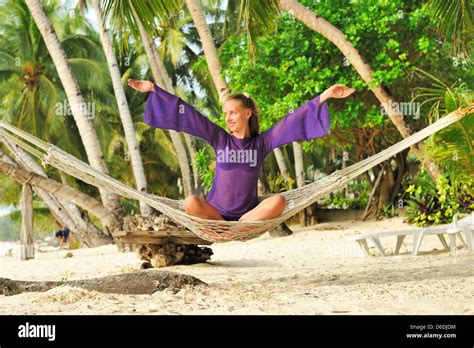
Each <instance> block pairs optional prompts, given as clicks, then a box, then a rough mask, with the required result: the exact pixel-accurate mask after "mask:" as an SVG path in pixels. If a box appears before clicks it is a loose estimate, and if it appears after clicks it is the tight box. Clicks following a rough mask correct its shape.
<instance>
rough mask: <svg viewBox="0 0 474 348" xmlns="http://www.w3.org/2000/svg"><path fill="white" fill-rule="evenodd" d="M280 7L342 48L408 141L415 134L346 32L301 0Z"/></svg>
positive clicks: (283, 1) (430, 165)
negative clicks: (318, 14)
mask: <svg viewBox="0 0 474 348" xmlns="http://www.w3.org/2000/svg"><path fill="white" fill-rule="evenodd" d="M279 4H280V7H281V8H282V9H283V10H285V11H288V12H289V13H291V14H292V15H293V16H294V17H295V18H297V19H298V20H299V21H300V22H302V23H304V24H305V25H306V26H308V27H309V28H311V29H312V30H314V31H316V32H318V33H319V34H321V35H322V36H324V37H325V38H326V39H328V40H329V41H331V42H332V43H333V44H334V45H336V46H337V48H339V50H340V51H341V53H342V54H343V55H344V57H346V59H347V61H348V62H349V63H351V64H352V66H353V67H354V69H355V70H356V71H357V73H358V74H359V75H360V76H361V77H362V79H363V80H364V81H365V82H366V83H367V85H368V86H369V88H370V89H371V90H372V92H373V93H374V95H375V96H376V98H377V99H378V100H379V101H380V103H381V104H382V106H383V107H384V109H385V110H386V112H387V114H388V116H389V117H390V120H391V121H392V122H393V124H394V125H395V127H397V129H398V131H399V132H400V134H401V135H402V136H403V137H404V138H407V137H408V136H410V135H411V134H412V132H411V131H410V130H409V128H408V126H407V125H406V123H405V122H404V120H403V115H402V114H400V113H399V112H398V110H397V109H396V108H395V105H397V104H396V102H395V100H394V98H393V97H392V96H391V95H389V94H388V93H387V92H386V91H385V90H384V89H383V87H382V85H380V84H378V85H375V86H373V87H371V85H372V82H373V80H374V78H373V71H372V69H371V67H370V66H369V65H368V64H367V63H365V62H364V60H363V59H362V56H361V55H360V52H359V51H358V50H357V49H356V48H355V47H354V46H353V45H352V43H351V42H350V41H349V40H347V39H346V37H345V35H344V33H343V32H342V31H341V30H339V29H338V28H337V27H335V26H334V25H332V24H331V23H329V22H328V21H326V20H325V19H323V18H321V17H318V16H317V15H316V14H315V13H314V12H313V11H311V10H309V9H308V8H306V7H305V6H303V5H302V4H300V3H299V2H298V1H297V0H279ZM411 149H412V151H413V153H414V154H415V155H416V156H417V157H418V158H419V159H420V160H421V161H422V162H423V165H424V167H425V168H426V170H427V171H428V173H430V175H431V176H432V177H433V178H434V179H436V178H437V177H438V176H439V175H440V172H439V169H438V168H437V166H436V165H435V164H434V162H433V160H432V159H430V158H429V157H428V155H427V154H426V153H425V152H424V151H423V146H422V145H421V144H414V145H412V146H411Z"/></svg>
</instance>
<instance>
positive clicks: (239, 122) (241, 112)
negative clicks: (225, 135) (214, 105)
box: [224, 99, 252, 133]
mask: <svg viewBox="0 0 474 348" xmlns="http://www.w3.org/2000/svg"><path fill="white" fill-rule="evenodd" d="M224 114H225V122H226V124H227V127H229V129H230V131H231V132H232V133H236V132H237V133H240V132H243V133H247V128H248V127H249V122H248V120H249V118H250V117H251V116H252V109H250V108H246V107H245V106H244V105H243V103H242V102H241V101H240V100H237V99H230V100H228V101H226V102H225V103H224Z"/></svg>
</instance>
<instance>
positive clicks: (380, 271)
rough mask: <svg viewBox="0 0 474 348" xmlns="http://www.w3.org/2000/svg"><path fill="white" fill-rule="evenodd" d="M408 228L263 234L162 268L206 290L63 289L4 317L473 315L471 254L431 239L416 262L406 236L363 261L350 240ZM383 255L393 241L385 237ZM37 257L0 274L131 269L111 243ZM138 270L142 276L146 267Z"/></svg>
mask: <svg viewBox="0 0 474 348" xmlns="http://www.w3.org/2000/svg"><path fill="white" fill-rule="evenodd" d="M404 227H406V228H409V227H410V226H409V225H407V224H404V223H403V222H402V218H400V217H395V218H391V219H386V220H383V221H376V220H371V221H366V222H361V221H355V220H352V221H345V222H328V223H321V224H318V225H316V226H311V227H307V228H297V227H293V229H294V231H295V233H294V234H293V235H292V236H288V237H282V238H271V237H270V236H269V235H268V234H265V235H264V236H262V237H260V238H259V239H256V240H252V241H249V242H246V243H240V242H232V243H225V244H215V245H213V246H212V249H213V251H214V255H213V256H212V259H211V262H208V263H207V264H198V265H192V266H173V267H167V268H165V270H170V271H176V272H180V273H184V274H189V275H193V276H195V277H197V278H199V279H201V280H202V281H204V282H206V283H207V284H208V286H207V287H195V288H185V289H182V290H180V291H179V292H177V293H173V292H172V291H169V290H166V291H162V292H156V293H154V294H153V295H116V294H102V293H98V292H95V291H87V290H84V289H81V288H72V287H68V286H63V287H58V288H54V289H52V290H50V291H48V292H44V293H23V294H19V295H15V296H0V313H1V314H464V315H467V314H469V315H472V314H473V313H474V300H473V293H474V272H473V267H472V265H473V261H474V255H473V254H472V253H469V252H468V250H467V249H465V248H460V249H459V252H458V255H457V256H450V255H449V252H448V251H446V250H442V248H441V244H440V242H439V240H438V238H436V236H427V237H426V238H425V240H424V241H423V244H422V247H421V252H420V253H419V255H418V256H416V257H413V256H411V255H410V251H411V247H412V244H411V243H412V240H411V237H407V238H406V239H405V242H404V245H403V246H402V249H401V253H402V254H401V255H397V256H388V257H385V258H384V257H380V256H370V257H367V256H364V254H363V252H362V250H361V249H360V248H359V246H358V245H357V244H356V243H355V242H351V241H348V240H346V236H348V235H351V234H354V233H364V232H368V231H370V230H374V229H387V230H388V229H389V228H397V229H399V228H404ZM383 243H384V246H385V248H386V250H387V252H388V253H391V252H393V250H394V248H395V238H393V239H390V238H385V239H384V240H383ZM67 252H68V251H67V250H61V251H55V252H48V253H37V254H36V258H35V259H34V260H29V261H20V260H19V259H17V258H15V257H6V256H2V257H1V258H0V273H1V275H0V276H1V277H5V278H11V279H16V280H64V279H67V280H73V279H85V278H93V277H99V276H105V275H112V274H118V273H124V272H131V271H137V270H139V269H140V265H141V263H142V261H141V260H139V259H138V257H137V256H136V254H135V253H133V252H128V253H120V252H118V251H117V250H116V247H115V246H114V245H108V246H103V247H99V248H91V249H80V250H73V251H72V253H73V255H74V256H73V257H70V258H65V255H66V253H67ZM143 272H146V271H145V270H144V271H143Z"/></svg>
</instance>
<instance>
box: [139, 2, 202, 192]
mask: <svg viewBox="0 0 474 348" xmlns="http://www.w3.org/2000/svg"><path fill="white" fill-rule="evenodd" d="M132 11H133V16H134V18H135V21H136V22H137V25H138V30H139V31H140V35H141V37H142V40H143V46H144V47H145V53H146V55H147V58H148V63H149V64H150V69H151V73H152V75H153V78H154V79H155V83H156V84H157V85H158V86H160V87H162V88H164V89H167V88H166V87H167V84H169V83H170V82H168V81H166V80H165V79H163V78H162V72H161V71H163V70H162V69H164V64H163V66H162V69H160V67H159V66H158V64H157V60H158V58H159V57H158V56H157V54H156V50H155V46H154V45H153V42H152V40H151V39H150V37H149V36H148V34H147V32H146V30H145V28H144V27H143V24H142V22H141V21H140V18H138V16H137V13H136V11H135V9H134V8H133V6H132ZM169 133H170V136H171V141H172V142H173V146H174V148H175V150H176V155H177V157H178V163H179V168H180V170H181V177H182V179H183V188H184V195H185V196H188V195H190V194H192V193H193V185H192V179H191V170H190V169H189V160H188V156H187V155H186V148H185V147H184V145H183V142H182V140H181V137H180V136H179V133H178V132H176V131H174V130H169Z"/></svg>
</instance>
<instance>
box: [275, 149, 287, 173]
mask: <svg viewBox="0 0 474 348" xmlns="http://www.w3.org/2000/svg"><path fill="white" fill-rule="evenodd" d="M273 153H274V154H275V158H276V161H277V165H278V168H279V169H280V173H281V175H283V177H284V178H285V180H288V178H289V177H290V175H289V172H288V168H287V167H286V163H285V158H284V157H283V153H282V152H281V149H280V148H279V147H277V148H276V149H274V150H273Z"/></svg>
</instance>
